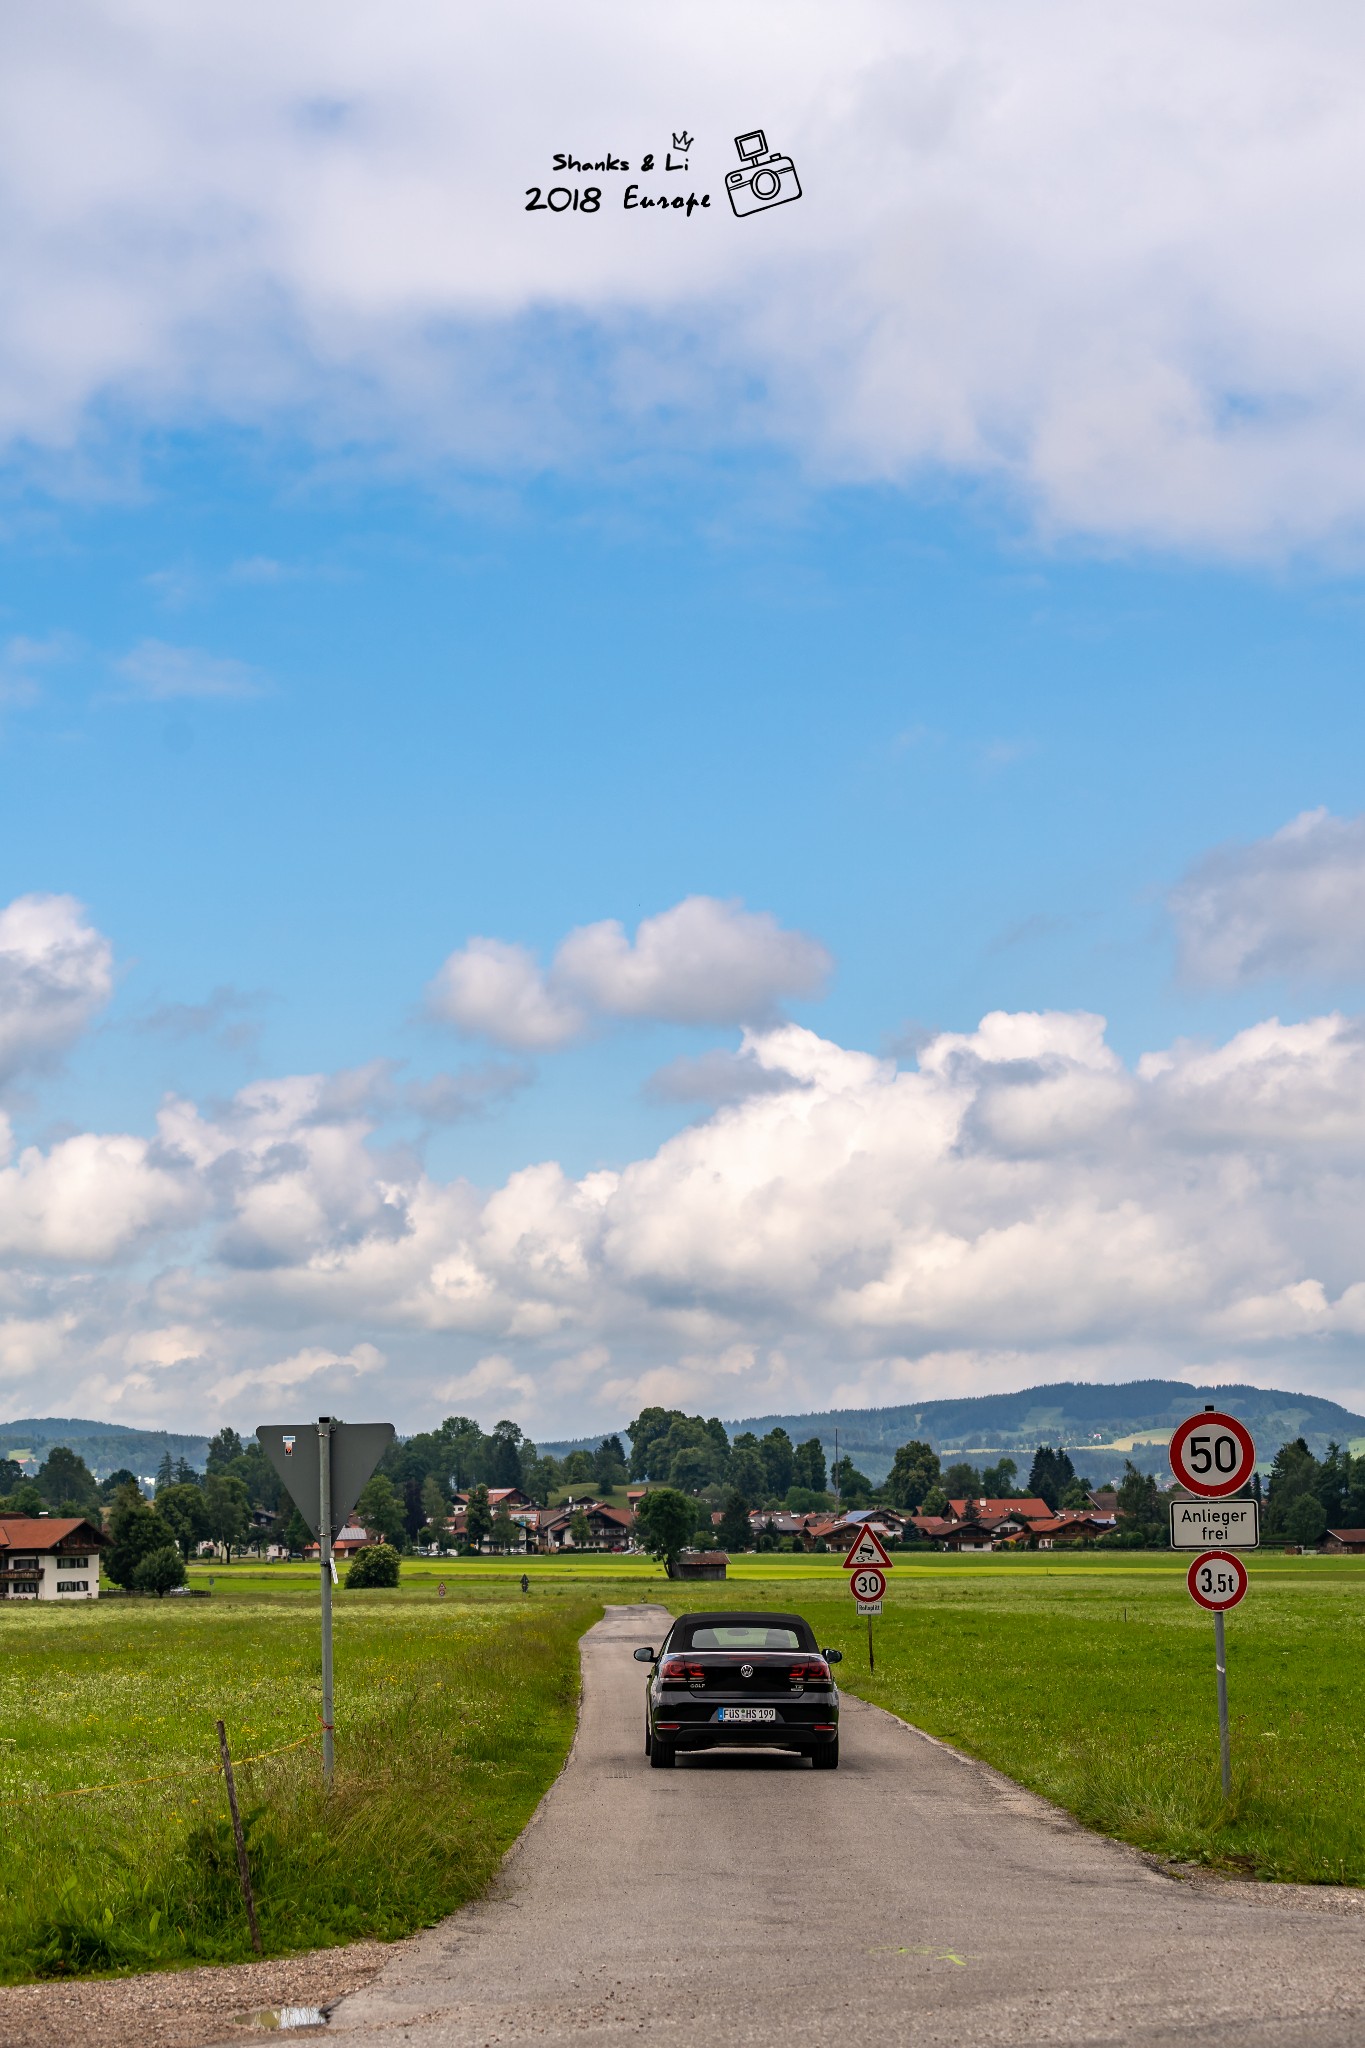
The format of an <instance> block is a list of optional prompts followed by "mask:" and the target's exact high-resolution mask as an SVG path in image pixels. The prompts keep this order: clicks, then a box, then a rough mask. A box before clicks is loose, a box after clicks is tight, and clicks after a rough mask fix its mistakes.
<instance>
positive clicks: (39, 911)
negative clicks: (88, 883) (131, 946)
mask: <svg viewBox="0 0 1365 2048" xmlns="http://www.w3.org/2000/svg"><path fill="white" fill-rule="evenodd" d="M113 984H114V958H113V950H112V948H111V947H110V944H109V941H108V940H107V939H106V938H105V937H104V936H103V934H102V933H100V932H98V931H96V930H95V928H94V926H93V925H91V924H89V923H87V922H86V919H85V913H84V911H83V909H82V907H81V905H80V904H79V903H77V902H76V900H75V898H74V897H71V896H18V897H16V898H15V899H14V901H13V902H12V903H10V904H7V905H6V906H5V908H4V909H3V910H0V1085H3V1084H4V1083H5V1082H6V1081H9V1080H12V1079H13V1078H14V1076H15V1075H17V1074H19V1073H21V1072H23V1071H25V1070H41V1069H43V1068H46V1067H51V1066H53V1065H55V1064H56V1062H57V1061H58V1060H59V1059H60V1058H61V1056H62V1054H63V1053H64V1052H65V1051H66V1050H67V1048H68V1047H69V1046H70V1045H71V1044H72V1043H73V1042H74V1041H75V1040H76V1039H77V1038H79V1036H80V1035H81V1033H82V1032H83V1031H84V1030H85V1028H86V1026H87V1025H88V1024H89V1023H90V1021H91V1019H92V1018H93V1017H94V1015H95V1013H96V1012H97V1011H98V1010H99V1009H101V1008H102V1007H103V1005H104V1004H105V1003H106V1002H107V1001H108V1000H109V996H110V993H111V991H112V989H113Z"/></svg>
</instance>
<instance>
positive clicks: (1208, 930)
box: [1170, 810, 1365, 988]
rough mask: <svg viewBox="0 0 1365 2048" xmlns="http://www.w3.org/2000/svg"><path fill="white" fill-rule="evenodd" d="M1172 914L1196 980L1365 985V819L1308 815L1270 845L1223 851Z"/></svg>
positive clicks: (1187, 968)
mask: <svg viewBox="0 0 1365 2048" xmlns="http://www.w3.org/2000/svg"><path fill="white" fill-rule="evenodd" d="M1170 907H1171V912H1172V915H1173V916H1174V918H1175V922H1176V929H1177V932H1178V935H1179V941H1180V966H1181V971H1182V973H1183V974H1184V975H1185V977H1186V978H1187V979H1188V980H1190V981H1194V982H1204V983H1209V984H1212V985H1213V986H1215V987H1221V988H1239V987H1245V986H1246V984H1247V983H1249V982H1255V981H1264V980H1268V979H1271V978H1277V979H1278V978H1281V977H1283V978H1285V979H1288V980H1291V981H1314V982H1328V983H1342V982H1345V983H1359V982H1362V981H1365V817H1361V818H1334V817H1332V816H1331V815H1330V813H1329V812H1327V811H1325V810H1316V811H1304V812H1303V813H1302V815H1301V816H1299V817H1297V818H1293V819H1291V820H1290V822H1289V824H1287V825H1283V826H1281V828H1280V830H1279V831H1278V832H1274V833H1272V834H1271V835H1270V837H1269V838H1268V839H1257V840H1253V842H1252V843H1251V844H1250V845H1249V846H1227V847H1220V848H1219V849H1217V851H1215V852H1213V853H1211V854H1208V855H1206V857H1205V858H1204V859H1203V860H1201V861H1200V862H1199V863H1198V864H1197V865H1196V866H1195V867H1194V868H1192V869H1191V870H1190V872H1189V874H1188V875H1186V877H1185V878H1184V880H1183V881H1182V882H1181V883H1180V884H1179V886H1178V887H1177V888H1176V889H1174V890H1173V891H1172V893H1171V898H1170Z"/></svg>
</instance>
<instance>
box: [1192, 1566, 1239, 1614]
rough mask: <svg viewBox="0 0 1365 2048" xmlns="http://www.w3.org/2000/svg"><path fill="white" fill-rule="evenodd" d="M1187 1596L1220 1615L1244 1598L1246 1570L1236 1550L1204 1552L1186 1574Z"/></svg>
mask: <svg viewBox="0 0 1365 2048" xmlns="http://www.w3.org/2000/svg"><path fill="white" fill-rule="evenodd" d="M1185 1584H1186V1585H1187V1586H1188V1587H1189V1589H1190V1597H1191V1598H1192V1599H1194V1600H1197V1601H1198V1602H1199V1605H1200V1606H1201V1607H1207V1608H1208V1609H1209V1610H1210V1611H1211V1612H1212V1613H1214V1614H1217V1615H1219V1616H1222V1615H1223V1614H1224V1613H1226V1611H1227V1609H1228V1608H1229V1607H1236V1606H1237V1605H1238V1603H1239V1602H1240V1601H1242V1600H1245V1598H1246V1590H1247V1568H1246V1566H1245V1565H1244V1564H1243V1563H1242V1560H1241V1558H1240V1557H1238V1556H1237V1554H1236V1552H1235V1551H1231V1550H1206V1551H1205V1552H1204V1555H1203V1556H1202V1557H1197V1558H1196V1559H1195V1560H1194V1563H1193V1564H1192V1565H1191V1566H1190V1568H1189V1570H1188V1571H1187V1572H1186V1574H1185Z"/></svg>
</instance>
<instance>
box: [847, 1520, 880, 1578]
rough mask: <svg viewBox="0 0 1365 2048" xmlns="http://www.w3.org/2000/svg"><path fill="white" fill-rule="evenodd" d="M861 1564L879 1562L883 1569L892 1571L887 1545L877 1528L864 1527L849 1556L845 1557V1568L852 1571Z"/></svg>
mask: <svg viewBox="0 0 1365 2048" xmlns="http://www.w3.org/2000/svg"><path fill="white" fill-rule="evenodd" d="M860 1564H879V1565H880V1566H881V1567H882V1569H883V1571H888V1572H889V1571H890V1569H891V1560H890V1558H889V1557H888V1556H887V1554H886V1547H885V1545H884V1544H883V1542H882V1540H881V1538H880V1536H878V1534H877V1532H876V1531H875V1529H864V1530H863V1532H862V1534H861V1536H859V1538H858V1540H857V1542H856V1543H855V1544H854V1546H853V1548H852V1550H850V1552H849V1553H848V1556H847V1557H846V1558H845V1559H844V1570H845V1571H846V1572H851V1571H853V1570H854V1568H855V1567H856V1566H858V1565H860Z"/></svg>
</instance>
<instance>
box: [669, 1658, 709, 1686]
mask: <svg viewBox="0 0 1365 2048" xmlns="http://www.w3.org/2000/svg"><path fill="white" fill-rule="evenodd" d="M659 1675H660V1677H661V1678H671V1679H674V1680H675V1681H676V1682H677V1683H678V1684H680V1685H700V1684H701V1682H702V1679H703V1677H704V1676H705V1673H704V1670H703V1667H702V1666H701V1665H700V1664H693V1663H691V1662H689V1660H688V1659H687V1658H686V1657H665V1658H664V1662H663V1670H662V1671H661V1672H660V1674H659Z"/></svg>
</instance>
